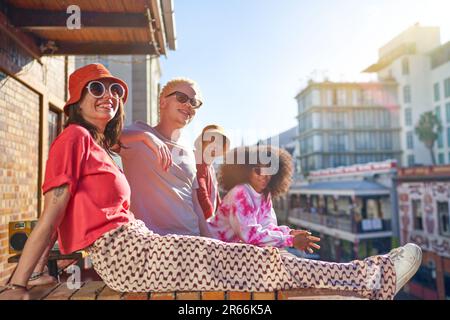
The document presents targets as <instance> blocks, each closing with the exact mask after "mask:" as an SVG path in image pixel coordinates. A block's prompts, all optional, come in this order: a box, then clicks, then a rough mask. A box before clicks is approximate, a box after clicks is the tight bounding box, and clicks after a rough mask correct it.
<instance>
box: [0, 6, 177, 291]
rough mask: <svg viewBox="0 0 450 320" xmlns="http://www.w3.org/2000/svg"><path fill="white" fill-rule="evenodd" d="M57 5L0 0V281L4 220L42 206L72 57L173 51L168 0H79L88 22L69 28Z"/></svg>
mask: <svg viewBox="0 0 450 320" xmlns="http://www.w3.org/2000/svg"><path fill="white" fill-rule="evenodd" d="M67 5H69V4H67ZM62 6H63V5H62V2H61V1H57V0H46V1H38V2H35V1H17V0H6V1H0V283H3V282H4V280H6V279H7V278H8V277H9V275H10V274H11V272H12V270H13V269H14V264H8V263H7V260H8V257H9V241H8V224H9V222H10V221H18V220H34V219H37V218H38V217H39V215H40V214H41V212H42V209H43V202H44V201H43V195H42V192H41V186H42V182H43V179H44V176H45V164H46V161H47V156H48V150H49V146H50V144H51V142H52V141H53V139H54V138H55V137H56V136H57V135H58V134H59V133H60V132H61V130H62V126H63V122H64V115H63V112H62V110H63V106H64V104H65V101H66V100H67V98H68V97H67V91H68V90H67V89H68V88H67V86H68V76H69V74H70V73H71V72H72V71H73V70H74V68H75V61H74V58H73V56H74V55H77V56H80V55H83V56H86V55H107V56H110V55H141V56H159V55H161V54H166V52H167V51H168V50H169V49H174V48H175V36H174V34H173V32H174V25H173V23H174V17H173V9H172V1H170V0H149V1H146V2H145V3H144V2H143V1H133V2H129V3H128V2H127V3H126V5H125V2H122V1H115V0H96V1H83V2H82V3H81V4H80V5H79V7H80V10H81V11H82V14H83V16H85V17H89V19H86V20H85V21H83V27H82V28H81V29H74V30H70V29H68V28H67V25H66V21H67V18H68V16H69V15H68V14H67V10H66V9H67V8H65V7H62ZM113 72H116V70H114V71H113ZM126 80H128V79H126Z"/></svg>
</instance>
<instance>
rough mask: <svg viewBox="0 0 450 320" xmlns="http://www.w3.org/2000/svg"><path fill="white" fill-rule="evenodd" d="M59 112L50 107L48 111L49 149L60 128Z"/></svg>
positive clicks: (60, 118)
mask: <svg viewBox="0 0 450 320" xmlns="http://www.w3.org/2000/svg"><path fill="white" fill-rule="evenodd" d="M61 120H62V117H61V112H58V111H55V110H54V109H50V110H49V111H48V148H49V150H50V145H51V144H52V142H53V140H55V139H56V137H57V136H58V134H60V132H61V130H62V128H61Z"/></svg>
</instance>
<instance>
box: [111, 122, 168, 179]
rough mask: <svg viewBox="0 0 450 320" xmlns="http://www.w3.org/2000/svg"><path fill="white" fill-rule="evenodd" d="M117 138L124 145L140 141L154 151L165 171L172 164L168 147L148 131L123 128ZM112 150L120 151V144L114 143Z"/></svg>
mask: <svg viewBox="0 0 450 320" xmlns="http://www.w3.org/2000/svg"><path fill="white" fill-rule="evenodd" d="M119 140H120V142H121V143H122V144H124V145H127V144H129V143H133V142H139V141H141V142H143V143H144V144H145V145H146V146H147V147H149V148H150V149H151V150H153V152H155V154H156V157H157V158H158V160H159V163H160V164H161V166H162V168H163V170H166V171H167V170H168V169H169V167H170V166H171V165H172V153H171V152H170V149H169V148H168V147H167V145H166V144H165V143H164V142H163V141H161V139H159V138H158V137H157V136H155V135H154V134H152V133H150V132H147V131H140V130H132V129H125V130H123V131H122V134H121V135H120V138H119ZM113 151H114V152H117V153H120V146H119V145H115V146H114V147H113Z"/></svg>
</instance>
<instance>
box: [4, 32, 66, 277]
mask: <svg viewBox="0 0 450 320" xmlns="http://www.w3.org/2000/svg"><path fill="white" fill-rule="evenodd" d="M0 40H1V41H0V284H2V283H3V282H4V281H5V280H6V279H7V278H8V276H9V274H10V273H11V271H12V269H13V268H14V266H15V265H12V264H8V263H7V259H8V257H9V254H8V251H9V249H8V247H9V246H8V222H9V221H13V220H30V219H36V218H37V217H38V199H39V194H40V186H39V185H38V183H39V179H38V178H39V174H40V172H39V142H40V129H41V128H40V121H39V118H40V113H41V110H42V108H48V105H47V106H42V105H41V104H42V99H41V97H42V96H41V94H40V93H39V92H38V90H33V89H31V88H30V87H28V86H26V85H25V84H24V83H22V82H20V81H19V80H16V78H15V77H11V75H9V74H7V73H6V72H7V71H6V70H12V72H14V74H15V75H26V76H27V77H29V78H31V79H32V80H33V81H35V82H36V83H39V84H44V85H45V86H46V88H48V90H49V91H50V92H51V94H53V95H55V96H56V97H58V98H59V99H64V98H65V84H66V74H65V61H64V57H55V58H47V57H45V58H43V59H42V62H43V63H42V64H41V63H38V62H37V61H36V60H33V59H32V58H30V57H29V56H28V55H27V54H26V52H25V51H24V50H22V49H21V48H20V46H18V45H17V44H16V43H15V42H14V41H12V40H11V39H10V38H8V37H7V36H6V35H5V34H2V33H1V32H0ZM44 125H47V122H46V120H45V121H44ZM45 144H47V141H45ZM44 150H45V151H47V148H45V149H44ZM45 157H46V155H45Z"/></svg>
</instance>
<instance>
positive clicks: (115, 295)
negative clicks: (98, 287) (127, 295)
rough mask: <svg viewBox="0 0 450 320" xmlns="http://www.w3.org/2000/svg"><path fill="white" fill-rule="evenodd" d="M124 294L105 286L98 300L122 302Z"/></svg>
mask: <svg viewBox="0 0 450 320" xmlns="http://www.w3.org/2000/svg"><path fill="white" fill-rule="evenodd" d="M122 295H123V294H122V293H120V292H117V291H114V290H112V289H111V288H109V287H108V286H106V285H105V287H104V288H103V290H102V291H101V292H100V293H99V294H98V296H97V300H120V299H121V297H122Z"/></svg>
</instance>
